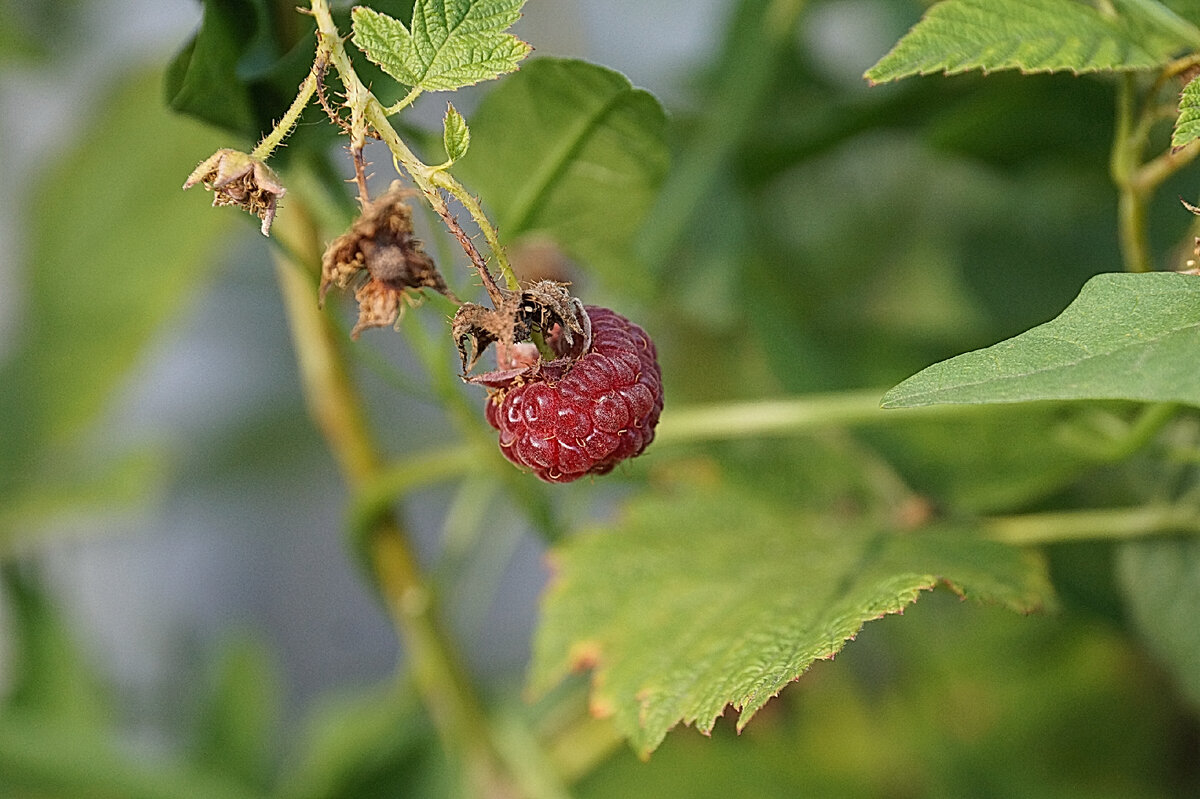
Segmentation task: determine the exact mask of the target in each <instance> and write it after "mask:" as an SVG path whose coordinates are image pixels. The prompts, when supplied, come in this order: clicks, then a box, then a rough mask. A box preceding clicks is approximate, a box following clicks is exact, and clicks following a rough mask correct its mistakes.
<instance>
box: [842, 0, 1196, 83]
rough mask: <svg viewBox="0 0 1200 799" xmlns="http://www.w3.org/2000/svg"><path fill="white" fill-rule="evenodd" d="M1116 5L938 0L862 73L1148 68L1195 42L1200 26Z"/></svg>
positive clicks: (1069, 0) (1163, 12)
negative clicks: (1105, 9) (1112, 7)
mask: <svg viewBox="0 0 1200 799" xmlns="http://www.w3.org/2000/svg"><path fill="white" fill-rule="evenodd" d="M1114 5H1115V6H1117V11H1116V12H1110V13H1106V12H1102V11H1100V10H1098V9H1097V8H1096V7H1095V6H1093V5H1091V4H1090V3H1086V2H1079V0H944V2H941V3H938V4H937V5H935V6H933V7H932V8H930V9H929V11H927V12H926V13H925V16H924V17H923V18H922V19H921V21H920V22H918V23H917V24H916V25H915V26H914V27H913V29H912V30H911V31H909V32H908V34H906V35H905V36H904V38H902V39H901V40H900V41H899V42H898V43H897V44H896V46H895V47H894V48H892V50H891V52H889V53H888V54H887V55H885V56H884V57H883V58H882V59H880V60H879V63H877V64H875V66H873V67H871V68H870V69H869V70H867V73H866V75H865V77H866V78H867V80H869V81H871V82H872V83H881V82H883V81H889V80H897V79H899V78H904V77H908V76H909V75H918V74H919V75H928V74H930V73H932V72H943V73H945V74H947V75H953V74H956V73H959V72H967V71H969V70H973V69H980V70H983V71H985V72H994V71H997V70H1002V69H1019V70H1021V71H1022V72H1059V71H1070V72H1075V73H1082V72H1097V71H1101V70H1136V69H1153V68H1155V67H1158V66H1160V65H1162V64H1164V63H1166V62H1167V61H1168V60H1170V58H1171V57H1172V56H1173V55H1175V54H1176V53H1178V52H1180V51H1182V50H1185V49H1187V48H1194V47H1196V46H1197V43H1198V42H1200V31H1198V30H1197V29H1196V28H1195V27H1194V26H1193V25H1191V24H1190V23H1187V22H1185V21H1184V20H1182V19H1180V18H1179V17H1176V16H1175V15H1174V14H1172V13H1171V12H1170V11H1169V10H1167V9H1166V8H1164V7H1159V6H1158V4H1157V3H1154V4H1149V3H1144V2H1117V3H1115V4H1114ZM1149 5H1153V6H1155V8H1153V9H1150V10H1147V8H1146V7H1147V6H1149Z"/></svg>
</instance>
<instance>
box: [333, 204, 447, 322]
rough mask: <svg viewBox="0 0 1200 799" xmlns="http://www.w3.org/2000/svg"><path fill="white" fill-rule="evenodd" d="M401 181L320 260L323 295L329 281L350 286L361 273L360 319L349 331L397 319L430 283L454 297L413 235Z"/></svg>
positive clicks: (357, 297)
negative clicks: (405, 304)
mask: <svg viewBox="0 0 1200 799" xmlns="http://www.w3.org/2000/svg"><path fill="white" fill-rule="evenodd" d="M405 195H406V192H405V191H404V190H403V189H401V188H400V187H399V185H398V184H395V185H393V187H392V188H391V189H390V190H389V191H388V192H386V193H385V194H383V195H381V196H380V197H379V198H377V199H376V200H375V201H373V202H371V203H369V204H368V205H367V207H366V208H365V209H364V210H363V212H362V215H361V216H360V217H359V218H358V219H356V220H354V224H353V225H351V226H350V229H349V230H348V231H346V232H345V233H343V234H342V235H341V236H338V237H337V238H336V239H334V240H333V243H331V244H330V245H329V247H328V248H327V249H326V250H325V257H324V258H323V259H322V265H321V294H320V297H321V301H322V302H324V300H325V294H326V292H327V291H329V287H330V286H337V287H339V288H343V289H344V288H346V287H347V286H349V285H350V284H351V283H352V282H355V281H356V280H359V279H363V282H362V284H361V285H360V286H358V288H357V290H356V291H355V292H354V298H355V299H356V300H358V322H357V323H356V324H355V325H354V329H353V330H352V331H351V333H350V335H351V336H352V337H354V338H358V335H359V333H361V332H362V331H363V330H365V329H367V328H368V327H384V326H386V325H391V324H394V323H395V322H396V320H397V319H398V318H399V317H400V315H401V313H403V310H404V305H402V304H401V302H402V301H403V302H405V303H407V304H409V305H415V304H417V303H418V302H420V298H421V295H420V293H419V289H422V288H431V289H433V290H434V291H438V292H440V293H442V294H445V295H446V296H448V297H451V298H453V297H454V295H453V294H452V293H451V292H450V289H449V288H447V287H446V281H445V280H444V279H443V278H442V275H441V273H440V272H438V270H437V267H436V266H435V265H434V263H433V259H432V258H430V257H429V256H428V255H427V254H426V253H425V251H424V250H423V249H422V247H421V242H420V240H418V239H417V238H415V237H414V236H413V226H412V211H411V209H409V207H408V204H407V203H405V202H404V197H405Z"/></svg>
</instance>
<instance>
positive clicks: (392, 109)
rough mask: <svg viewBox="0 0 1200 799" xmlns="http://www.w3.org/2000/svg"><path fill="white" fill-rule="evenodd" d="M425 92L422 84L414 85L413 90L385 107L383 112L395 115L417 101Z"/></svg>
mask: <svg viewBox="0 0 1200 799" xmlns="http://www.w3.org/2000/svg"><path fill="white" fill-rule="evenodd" d="M422 94H424V90H423V89H422V88H421V87H420V86H413V87H412V90H411V91H410V92H409V93H408V94H406V95H405V96H404V97H403V99H401V100H398V101H396V102H395V103H394V104H393V105H389V106H388V107H386V108H385V109H383V113H385V114H386V115H387V116H393V115H395V114H398V113H400V112H401V111H403V110H404V109H405V108H408V107H409V106H410V105H412V104H413V103H415V102H416V101H417V98H418V97H420V96H421V95H422Z"/></svg>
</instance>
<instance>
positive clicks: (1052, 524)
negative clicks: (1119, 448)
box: [983, 505, 1200, 546]
mask: <svg viewBox="0 0 1200 799" xmlns="http://www.w3.org/2000/svg"><path fill="white" fill-rule="evenodd" d="M983 526H984V529H985V530H986V533H987V536H988V537H989V538H992V539H994V540H996V541H1002V542H1004V543H1006V544H1013V545H1016V546H1033V545H1038V544H1059V543H1066V542H1070V541H1093V540H1108V541H1113V540H1126V539H1134V538H1146V537H1148V536H1152V535H1164V534H1171V533H1189V534H1197V533H1200V514H1198V513H1197V512H1196V509H1195V508H1186V507H1177V506H1170V505H1168V506H1160V505H1149V506H1144V507H1138V508H1102V509H1097V510H1082V511H1056V512H1052V513H1031V514H1025V515H1021V516H997V517H994V518H991V519H984V520H983Z"/></svg>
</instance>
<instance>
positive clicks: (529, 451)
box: [487, 305, 663, 483]
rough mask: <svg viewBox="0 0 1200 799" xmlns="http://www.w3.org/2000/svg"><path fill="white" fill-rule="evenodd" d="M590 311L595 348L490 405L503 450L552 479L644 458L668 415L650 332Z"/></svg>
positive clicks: (615, 315) (592, 308) (514, 388)
mask: <svg viewBox="0 0 1200 799" xmlns="http://www.w3.org/2000/svg"><path fill="white" fill-rule="evenodd" d="M584 310H585V312H586V313H587V315H588V318H589V319H590V321H591V328H592V345H591V348H590V349H589V350H588V351H587V352H585V353H584V354H583V355H581V356H580V357H579V358H578V359H576V360H575V362H574V363H573V364H571V365H570V366H569V367H568V369H567V370H566V371H565V372H564V373H562V374H561V376H559V377H557V378H554V377H552V375H553V370H549V369H548V370H545V372H543V373H541V374H538V375H537V376H534V377H531V378H530V379H529V380H527V381H526V382H524V383H521V384H519V385H514V386H512V387H510V388H508V389H507V390H505V391H504V392H503V393H502V394H501V393H497V394H496V395H495V396H493V397H491V398H489V399H488V402H487V420H488V423H489V424H491V425H492V427H494V428H496V429H497V430H499V431H500V451H501V452H503V453H504V456H505V457H506V458H508V459H509V460H510V461H512V462H513V463H515V464H517V465H518V466H524V467H526V468H528V469H530V470H532V471H533V473H534V474H536V475H537V476H538V477H540V478H541V479H542V480H545V481H547V482H552V483H568V482H571V481H572V480H577V479H579V478H580V477H583V476H584V475H586V474H604V473H606V472H609V471H611V470H612V468H613V467H614V466H615V465H616V464H617V463H619V462H621V461H623V460H625V459H626V458H632V457H634V456H636V455H640V454H641V452H642V451H643V450H644V449H645V448H646V447H647V446H648V445H649V444H650V442H651V441H652V440H653V439H654V428H655V425H657V424H658V417H659V414H660V413H661V412H662V407H663V391H662V375H661V373H660V371H659V368H658V356H657V352H656V351H655V348H654V342H652V341H651V340H650V337H649V336H648V335H646V331H644V330H642V328H641V327H639V326H638V325H636V324H634V323H633V322H630V321H629V320H628V319H626V318H625V317H624V316H621V315H620V314H618V313H615V312H614V311H611V310H609V309H607V308H598V307H596V306H591V305H588V306H584Z"/></svg>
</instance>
